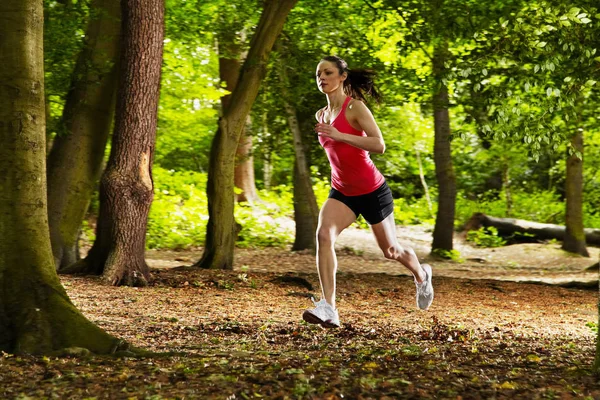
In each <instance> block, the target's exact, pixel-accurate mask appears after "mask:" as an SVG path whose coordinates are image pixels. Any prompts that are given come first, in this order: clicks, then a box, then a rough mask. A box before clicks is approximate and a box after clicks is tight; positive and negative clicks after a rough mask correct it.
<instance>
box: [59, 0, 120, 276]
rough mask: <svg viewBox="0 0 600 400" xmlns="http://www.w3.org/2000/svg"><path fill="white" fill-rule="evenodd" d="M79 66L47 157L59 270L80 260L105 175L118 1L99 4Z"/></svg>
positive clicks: (97, 0) (104, 0)
mask: <svg viewBox="0 0 600 400" xmlns="http://www.w3.org/2000/svg"><path fill="white" fill-rule="evenodd" d="M92 10H93V11H94V12H93V16H92V17H91V18H92V19H91V20H90V22H89V24H88V27H87V32H86V35H85V37H86V43H85V45H84V47H83V50H82V52H81V54H80V55H79V58H78V60H77V64H76V65H75V71H74V73H73V80H72V85H71V90H70V91H69V94H68V95H67V101H66V104H65V108H64V111H63V117H62V125H63V127H64V132H61V133H60V134H59V135H58V136H57V137H56V138H55V139H54V143H53V145H52V150H51V151H50V156H49V157H48V218H49V219H48V223H49V225H50V241H51V243H52V253H53V254H54V263H55V266H56V268H57V269H59V270H60V269H62V268H65V267H67V266H69V265H71V264H73V263H75V262H76V261H78V260H79V252H78V247H77V240H78V236H79V229H80V227H81V222H82V221H83V218H84V216H85V213H86V211H87V209H88V205H89V203H90V199H91V196H92V193H93V191H94V189H95V187H96V185H97V181H98V179H99V178H100V173H101V172H102V163H103V160H104V149H105V147H106V142H107V140H108V134H109V131H110V128H111V123H112V117H113V113H114V97H115V89H116V87H117V84H116V83H117V82H116V78H117V77H116V60H117V54H118V45H119V32H120V27H121V24H120V16H121V11H120V4H119V0H95V1H94V2H93V3H92Z"/></svg>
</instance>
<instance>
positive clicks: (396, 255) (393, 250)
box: [381, 245, 415, 261]
mask: <svg viewBox="0 0 600 400" xmlns="http://www.w3.org/2000/svg"><path fill="white" fill-rule="evenodd" d="M381 251H383V256H384V257H385V258H387V259H388V260H398V261H406V260H408V259H410V258H411V257H413V256H414V254H415V252H414V251H413V249H411V248H410V247H402V246H399V245H395V246H390V247H387V248H382V249H381Z"/></svg>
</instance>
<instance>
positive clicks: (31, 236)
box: [0, 0, 123, 354]
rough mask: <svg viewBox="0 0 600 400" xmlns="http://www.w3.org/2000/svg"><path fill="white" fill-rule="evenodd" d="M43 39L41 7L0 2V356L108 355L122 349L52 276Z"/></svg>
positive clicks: (18, 0) (34, 2) (26, 1)
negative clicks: (67, 351) (81, 351)
mask: <svg viewBox="0 0 600 400" xmlns="http://www.w3.org/2000/svg"><path fill="white" fill-rule="evenodd" d="M24 27H26V29H24ZM42 36H43V2H42V0H4V1H2V2H0V104H1V107H0V121H1V122H0V139H1V140H2V147H0V238H1V240H0V287H2V288H3V290H2V291H0V350H2V351H5V352H11V353H30V354H41V353H49V352H52V351H55V350H59V349H62V348H70V347H81V348H87V349H89V350H91V351H93V352H95V353H110V352H114V351H116V350H118V349H119V348H120V347H122V346H123V342H121V341H120V340H118V339H116V338H114V337H112V336H110V335H108V334H107V333H106V332H104V331H103V330H102V329H100V328H98V327H97V326H96V325H94V324H93V323H91V322H90V321H89V320H87V319H86V318H85V317H84V316H83V315H82V314H81V313H80V312H79V311H78V310H77V308H76V307H75V306H74V305H73V303H71V301H70V300H69V297H68V296H67V293H66V292H65V290H64V288H63V287H62V285H61V284H60V281H59V279H58V276H57V275H56V272H55V269H54V263H53V259H52V249H51V247H50V236H49V234H48V222H47V221H48V212H47V208H46V197H47V196H46V161H45V160H46V154H45V140H46V137H45V134H46V132H45V106H44V72H43V69H44V64H43V62H44V61H43V51H42V48H43V37H42Z"/></svg>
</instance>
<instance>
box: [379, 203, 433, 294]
mask: <svg viewBox="0 0 600 400" xmlns="http://www.w3.org/2000/svg"><path fill="white" fill-rule="evenodd" d="M371 230H372V231H373V234H374V235H375V239H376V240H377V244H378V245H379V248H380V249H381V251H383V255H384V256H385V258H387V259H390V260H396V261H399V262H401V263H402V265H404V266H405V267H406V268H408V270H409V271H410V272H412V274H413V275H414V277H415V281H416V282H417V283H421V282H423V281H424V280H425V279H426V275H425V271H424V270H423V267H421V263H420V262H419V259H418V258H417V255H416V254H415V252H414V250H413V249H411V248H410V247H403V246H401V245H400V243H398V238H397V237H396V223H395V221H394V213H391V214H390V215H388V216H387V217H386V218H385V219H384V220H383V221H381V222H379V223H377V224H374V225H371Z"/></svg>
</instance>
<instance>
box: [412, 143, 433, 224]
mask: <svg viewBox="0 0 600 400" xmlns="http://www.w3.org/2000/svg"><path fill="white" fill-rule="evenodd" d="M415 155H416V156H417V164H419V178H420V179H421V185H423V191H424V192H425V200H427V208H429V215H430V216H433V205H432V204H431V197H430V196H429V186H427V181H426V180H425V174H424V173H423V162H422V161H421V153H420V152H419V149H417V148H416V147H415Z"/></svg>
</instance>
